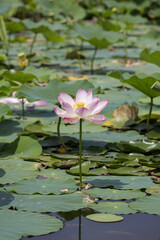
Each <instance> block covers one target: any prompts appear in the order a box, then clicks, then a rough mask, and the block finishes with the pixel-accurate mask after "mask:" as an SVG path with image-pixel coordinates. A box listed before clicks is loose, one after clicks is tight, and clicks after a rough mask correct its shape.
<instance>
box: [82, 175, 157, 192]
mask: <svg viewBox="0 0 160 240" xmlns="http://www.w3.org/2000/svg"><path fill="white" fill-rule="evenodd" d="M83 181H84V182H86V183H90V184H91V185H92V186H94V187H101V188H104V187H108V186H112V187H114V188H117V189H142V188H148V187H152V186H154V185H155V184H154V183H153V181H152V180H151V178H150V177H139V176H138V177H137V176H98V177H88V178H84V179H83Z"/></svg>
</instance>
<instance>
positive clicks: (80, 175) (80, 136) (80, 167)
mask: <svg viewBox="0 0 160 240" xmlns="http://www.w3.org/2000/svg"><path fill="white" fill-rule="evenodd" d="M82 121H83V120H82V119H80V123H79V177H80V191H81V190H82Z"/></svg>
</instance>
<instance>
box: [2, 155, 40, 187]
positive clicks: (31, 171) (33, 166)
mask: <svg viewBox="0 0 160 240" xmlns="http://www.w3.org/2000/svg"><path fill="white" fill-rule="evenodd" d="M0 168H1V169H2V170H3V171H4V172H5V174H4V175H3V176H2V177H1V179H0V183H1V184H7V183H15V182H19V181H22V180H23V179H31V178H36V177H37V176H38V175H39V173H38V171H37V169H38V164H37V163H35V162H25V161H23V160H18V159H17V160H16V159H13V158H12V159H10V160H0Z"/></svg>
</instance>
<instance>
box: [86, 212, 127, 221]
mask: <svg viewBox="0 0 160 240" xmlns="http://www.w3.org/2000/svg"><path fill="white" fill-rule="evenodd" d="M86 218H88V219H90V220H92V221H95V222H120V221H122V220H123V219H124V218H123V217H121V216H117V215H114V214H106V213H95V214H90V215H87V216H86Z"/></svg>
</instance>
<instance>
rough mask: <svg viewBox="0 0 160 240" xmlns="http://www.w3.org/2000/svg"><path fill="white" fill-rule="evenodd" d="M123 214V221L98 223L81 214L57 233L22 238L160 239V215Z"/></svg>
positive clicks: (48, 239) (54, 239)
mask: <svg viewBox="0 0 160 240" xmlns="http://www.w3.org/2000/svg"><path fill="white" fill-rule="evenodd" d="M57 216H58V215H57ZM122 216H123V217H124V220H123V221H121V222H117V223H97V222H94V221H91V220H88V219H86V218H85V217H84V216H82V215H81V217H79V216H77V217H76V218H74V219H73V220H70V221H66V222H65V223H64V228H63V229H61V230H60V231H58V232H56V233H52V234H48V235H43V236H39V237H32V238H27V237H24V238H22V239H21V240H29V239H32V240H97V239H99V240H160V227H159V226H160V216H158V215H151V214H144V213H137V214H129V215H122ZM60 218H61V219H62V220H63V218H62V217H60ZM79 222H81V225H80V224H79Z"/></svg>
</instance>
